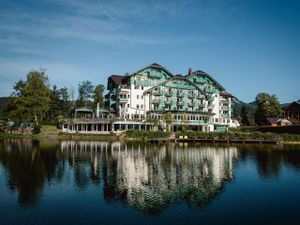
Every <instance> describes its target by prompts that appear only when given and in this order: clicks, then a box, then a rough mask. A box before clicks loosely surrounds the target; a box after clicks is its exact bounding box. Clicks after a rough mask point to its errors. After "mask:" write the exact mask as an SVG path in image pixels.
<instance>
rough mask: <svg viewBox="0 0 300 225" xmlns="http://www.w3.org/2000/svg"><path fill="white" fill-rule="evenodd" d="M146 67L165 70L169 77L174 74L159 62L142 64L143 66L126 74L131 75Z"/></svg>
mask: <svg viewBox="0 0 300 225" xmlns="http://www.w3.org/2000/svg"><path fill="white" fill-rule="evenodd" d="M146 68H157V69H161V70H164V71H165V72H166V73H167V74H169V75H170V76H171V77H173V76H174V75H173V73H171V72H170V71H169V70H168V69H166V68H165V67H163V66H162V65H159V64H157V63H152V64H150V65H147V66H144V67H143V68H141V69H138V70H136V71H134V72H133V73H129V74H126V76H132V75H134V74H137V73H139V72H141V71H143V70H144V69H146Z"/></svg>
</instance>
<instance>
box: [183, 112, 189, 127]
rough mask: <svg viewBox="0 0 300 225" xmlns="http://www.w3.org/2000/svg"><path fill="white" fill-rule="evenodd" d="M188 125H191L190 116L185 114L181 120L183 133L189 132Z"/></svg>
mask: <svg viewBox="0 0 300 225" xmlns="http://www.w3.org/2000/svg"><path fill="white" fill-rule="evenodd" d="M188 124H189V121H188V116H187V114H185V113H184V114H183V115H182V118H181V128H182V130H183V131H186V130H187V126H188Z"/></svg>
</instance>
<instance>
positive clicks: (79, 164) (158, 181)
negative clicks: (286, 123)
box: [0, 140, 300, 215]
mask: <svg viewBox="0 0 300 225" xmlns="http://www.w3.org/2000/svg"><path fill="white" fill-rule="evenodd" d="M291 154H292V155H290V154H288V153H287V152H286V151H284V150H280V149H279V150H276V151H272V150H270V149H269V148H265V147H261V148H258V147H257V146H256V147H253V148H252V147H229V146H227V147H218V146H200V145H187V144H184V145H178V144H167V145H144V144H136V143H127V144H126V143H120V142H113V143H109V142H75V141H63V142H61V143H47V142H39V141H32V140H5V141H0V165H2V167H3V168H4V171H5V173H6V183H7V186H8V188H9V189H10V190H12V191H16V192H17V193H18V202H19V204H20V205H21V206H26V207H28V206H34V205H36V204H37V203H38V201H39V199H40V198H41V195H42V193H43V190H44V188H45V185H46V184H48V185H49V186H50V187H51V185H55V184H57V183H62V182H67V181H66V180H63V177H64V176H66V175H67V174H70V173H69V172H70V170H71V171H72V172H73V173H72V174H73V177H72V181H73V182H74V186H75V187H77V189H78V190H79V191H84V190H85V189H86V188H87V187H89V186H90V185H94V186H97V187H98V186H99V188H103V196H104V199H105V201H106V202H107V203H110V202H120V203H122V204H125V205H128V206H130V207H133V208H136V209H138V210H141V211H143V212H145V213H146V214H149V215H157V214H159V213H161V212H162V211H163V210H164V209H166V208H168V207H169V206H171V205H172V204H177V203H186V204H187V205H188V206H189V207H193V206H197V207H203V206H205V205H207V204H208V203H209V202H211V201H213V200H214V199H215V197H216V196H217V195H218V194H219V193H220V192H222V190H223V189H224V184H225V182H226V181H230V180H231V179H232V178H233V161H234V160H235V161H238V162H240V163H242V162H243V161H244V160H247V158H249V157H251V158H254V159H255V161H256V162H257V163H256V165H257V170H258V172H259V174H260V176H261V177H262V178H272V177H276V176H278V174H280V170H281V166H282V164H283V163H285V164H288V165H292V166H293V167H296V168H297V169H299V168H300V165H299V161H300V160H299V158H300V153H299V151H298V152H297V151H292V153H291ZM97 194H98V193H95V195H97Z"/></svg>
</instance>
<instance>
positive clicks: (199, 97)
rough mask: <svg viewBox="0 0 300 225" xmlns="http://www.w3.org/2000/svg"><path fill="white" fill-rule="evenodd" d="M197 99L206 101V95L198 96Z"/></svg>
mask: <svg viewBox="0 0 300 225" xmlns="http://www.w3.org/2000/svg"><path fill="white" fill-rule="evenodd" d="M197 98H198V99H204V98H205V96H204V95H197Z"/></svg>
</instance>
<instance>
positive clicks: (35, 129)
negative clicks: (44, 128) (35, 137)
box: [32, 125, 41, 134]
mask: <svg viewBox="0 0 300 225" xmlns="http://www.w3.org/2000/svg"><path fill="white" fill-rule="evenodd" d="M39 133H41V126H40V125H34V127H33V130H32V134H39Z"/></svg>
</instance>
